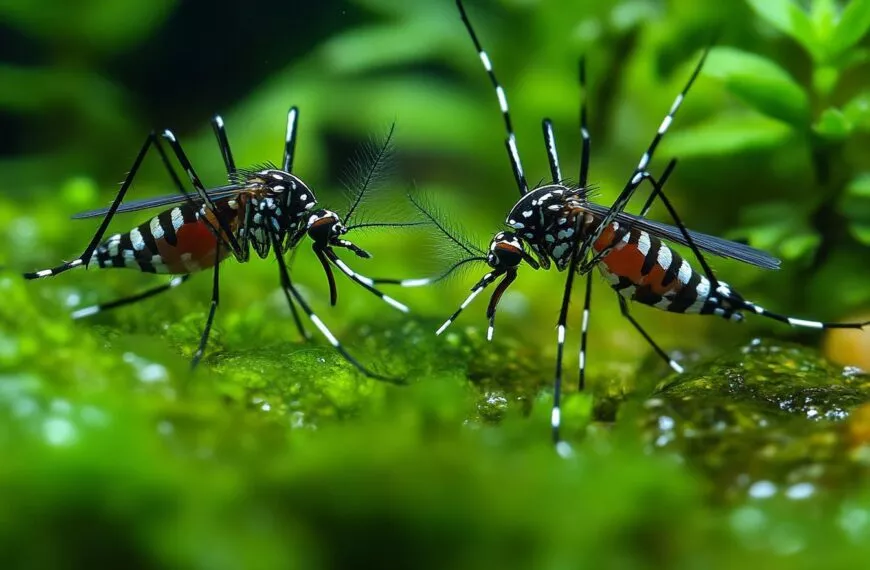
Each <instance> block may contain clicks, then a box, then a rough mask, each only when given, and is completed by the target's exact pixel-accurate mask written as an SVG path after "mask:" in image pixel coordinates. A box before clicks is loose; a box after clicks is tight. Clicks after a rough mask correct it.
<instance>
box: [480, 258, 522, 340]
mask: <svg viewBox="0 0 870 570" xmlns="http://www.w3.org/2000/svg"><path fill="white" fill-rule="evenodd" d="M516 278H517V270H516V268H514V267H511V268H510V269H508V270H507V271H506V272H505V276H504V279H502V280H501V282H500V283H499V284H498V286H497V287H496V288H495V291H493V292H492V296H491V297H490V298H489V306H488V307H487V308H486V316H487V318H488V319H489V328H488V329H487V330H486V340H488V341H489V342H492V336H493V334H495V313H496V311H497V310H498V304H499V301H501V297H502V295H504V292H505V291H507V288H508V287H510V286H511V283H513V282H514V280H515V279H516Z"/></svg>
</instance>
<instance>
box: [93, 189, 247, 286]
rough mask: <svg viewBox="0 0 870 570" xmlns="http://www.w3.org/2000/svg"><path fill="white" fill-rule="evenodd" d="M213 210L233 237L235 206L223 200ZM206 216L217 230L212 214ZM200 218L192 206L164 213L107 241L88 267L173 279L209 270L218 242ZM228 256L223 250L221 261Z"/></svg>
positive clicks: (201, 213)
mask: <svg viewBox="0 0 870 570" xmlns="http://www.w3.org/2000/svg"><path fill="white" fill-rule="evenodd" d="M240 201H241V200H240ZM216 206H217V207H218V211H219V212H220V213H221V214H222V215H224V216H225V219H227V220H228V221H229V225H230V229H231V231H233V232H234V233H235V232H236V231H237V228H238V226H239V220H238V215H237V208H238V203H237V202H236V201H232V203H231V204H230V200H223V201H220V202H217V203H216ZM205 215H206V216H207V218H208V219H209V221H210V222H211V223H212V225H213V226H214V227H218V223H217V221H216V220H215V219H214V217H213V215H212V213H211V212H209V213H208V214H205ZM201 216H203V212H202V210H200V209H197V207H195V206H193V205H191V204H182V205H180V206H176V207H174V208H171V209H169V210H165V211H163V212H161V213H160V214H158V215H157V216H154V217H153V218H151V220H149V221H148V222H145V223H144V224H142V225H140V226H138V227H136V228H133V229H132V230H130V231H129V232H127V233H125V234H115V235H113V236H111V237H109V239H107V240H106V241H105V242H103V243H102V244H101V245H100V246H99V247H98V248H97V250H96V251H95V252H94V256H93V258H92V259H91V261H90V262H89V265H93V264H94V263H96V265H97V266H98V267H127V268H130V269H138V270H139V271H144V272H146V273H170V274H175V275H181V274H186V273H193V272H195V271H199V270H200V269H206V268H209V267H212V266H214V263H215V259H216V258H215V254H216V248H217V239H216V237H215V235H214V233H212V231H211V229H210V228H209V227H208V225H207V224H206V223H205V222H204V221H203V220H201V219H200V217H201ZM229 253H230V252H229V251H226V248H224V250H222V251H221V259H224V258H225V257H226V256H227V255H229Z"/></svg>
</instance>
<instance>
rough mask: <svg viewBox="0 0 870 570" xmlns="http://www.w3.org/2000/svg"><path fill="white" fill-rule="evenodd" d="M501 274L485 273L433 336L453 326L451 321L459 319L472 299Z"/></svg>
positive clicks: (495, 272) (497, 272) (496, 272)
mask: <svg viewBox="0 0 870 570" xmlns="http://www.w3.org/2000/svg"><path fill="white" fill-rule="evenodd" d="M501 274H502V272H499V271H491V272H489V273H487V274H486V275H484V276H483V278H482V279H481V280H480V281H478V282H477V284H476V285H475V286H474V287H472V288H471V293H470V294H469V295H468V297H466V298H465V300H464V301H462V304H461V305H459V308H458V309H456V311H455V312H454V313H453V314H452V315H450V318H449V319H447V320H446V321H444V324H442V325H441V326H440V327H438V330H437V331H435V334H436V335H440V334H441V333H443V332H444V331H445V330H447V327H449V326H450V325H451V324H453V321H455V320H456V319H457V318H458V317H459V314H460V313H461V312H462V311H463V310H464V309H465V307H467V306H468V305H470V304H471V302H472V301H473V300H474V298H475V297H477V296H478V295H480V292H481V291H483V290H484V289H486V288H487V286H489V285H490V284H491V283H492V282H493V281H495V280H496V278H498V276H499V275H501Z"/></svg>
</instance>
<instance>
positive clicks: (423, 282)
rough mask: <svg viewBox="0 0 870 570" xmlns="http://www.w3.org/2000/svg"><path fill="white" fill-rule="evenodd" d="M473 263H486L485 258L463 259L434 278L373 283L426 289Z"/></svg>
mask: <svg viewBox="0 0 870 570" xmlns="http://www.w3.org/2000/svg"><path fill="white" fill-rule="evenodd" d="M472 262H486V258H485V257H470V258H468V259H463V260H461V261H457V262H456V263H454V264H453V265H451V266H450V267H448V268H447V270H446V271H444V272H443V273H439V274H438V275H434V276H432V277H420V278H417V279H387V278H383V279H372V283H373V284H375V285H398V286H399V287H425V286H427V285H432V284H434V283H437V282H439V281H441V280H442V279H446V278H447V277H449V276H450V274H451V273H453V272H454V271H456V270H457V269H459V268H460V267H462V266H463V265H465V264H466V263H472Z"/></svg>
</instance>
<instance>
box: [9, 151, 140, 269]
mask: <svg viewBox="0 0 870 570" xmlns="http://www.w3.org/2000/svg"><path fill="white" fill-rule="evenodd" d="M155 140H156V139H155V138H154V135H153V134H149V135H148V137H147V138H146V139H145V142H144V143H143V144H142V148H141V149H139V154H137V155H136V159H135V160H134V161H133V166H131V167H130V172H129V173H128V174H127V177H126V178H125V179H124V182H123V183H122V184H121V188H120V189H119V190H118V193H117V194H116V195H115V199H114V200H113V201H112V205H111V206H109V209H108V211H107V212H106V215H105V216H103V221H102V222H100V227H99V228H97V231H96V232H95V233H94V236H93V237H92V238H91V241H90V243H88V245H87V247H86V248H85V250H84V251H83V252H82V254H81V255H79V256H78V257H77V258H75V259H73V260H72V261H68V262H66V263H63V264H61V265H58V266H56V267H52V268H49V269H41V270H39V271H33V272H29V273H25V274H24V278H25V279H41V278H43V277H51V276H53V275H57V274H59V273H63V272H64V271H68V270H70V269H74V268H76V267H79V266H82V265H87V264H88V262H90V260H91V256H92V255H93V254H94V251H95V250H96V249H97V246H99V245H100V242H101V241H102V239H103V235H105V233H106V228H108V227H109V222H111V221H112V218H113V217H114V216H115V212H116V211H117V210H118V208H119V207H120V206H121V202H123V201H124V196H126V194H127V190H129V189H130V185H131V184H132V183H133V178H135V176H136V173H137V172H139V167H140V166H141V165H142V161H143V160H144V159H145V155H146V154H147V152H148V149H149V148H150V146H151V143H152V142H154V141H155Z"/></svg>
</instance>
